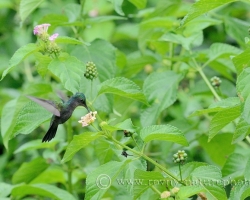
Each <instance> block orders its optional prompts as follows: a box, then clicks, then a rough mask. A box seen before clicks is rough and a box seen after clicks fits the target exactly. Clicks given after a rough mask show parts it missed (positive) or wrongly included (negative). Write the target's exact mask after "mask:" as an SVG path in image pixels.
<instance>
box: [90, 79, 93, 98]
mask: <svg viewBox="0 0 250 200" xmlns="http://www.w3.org/2000/svg"><path fill="white" fill-rule="evenodd" d="M92 98H93V80H91V81H90V99H92Z"/></svg>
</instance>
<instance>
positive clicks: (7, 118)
mask: <svg viewBox="0 0 250 200" xmlns="http://www.w3.org/2000/svg"><path fill="white" fill-rule="evenodd" d="M16 104H17V99H13V100H11V101H9V102H8V103H7V104H5V105H4V107H3V110H2V115H1V135H2V138H3V143H4V146H5V148H6V149H8V141H9V139H10V135H11V133H12V130H13V128H14V127H13V125H12V120H13V119H14V117H15V111H16V109H13V108H15V106H16Z"/></svg>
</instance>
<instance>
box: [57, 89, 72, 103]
mask: <svg viewBox="0 0 250 200" xmlns="http://www.w3.org/2000/svg"><path fill="white" fill-rule="evenodd" d="M56 93H57V95H58V96H59V97H60V99H61V100H62V102H63V103H64V102H66V101H68V100H69V98H68V97H67V96H66V95H65V94H64V93H63V92H62V91H61V90H57V91H56Z"/></svg>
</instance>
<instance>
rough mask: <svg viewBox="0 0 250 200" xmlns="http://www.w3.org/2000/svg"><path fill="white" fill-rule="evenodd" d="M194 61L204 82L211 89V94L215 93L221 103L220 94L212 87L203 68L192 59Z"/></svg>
mask: <svg viewBox="0 0 250 200" xmlns="http://www.w3.org/2000/svg"><path fill="white" fill-rule="evenodd" d="M192 61H193V62H194V64H195V68H196V70H197V71H198V72H199V73H200V75H201V77H202V78H203V80H204V81H205V83H206V84H207V86H208V87H209V89H210V90H211V92H212V93H213V95H214V97H215V98H216V99H217V100H218V101H221V98H220V96H219V95H218V93H217V92H216V91H215V89H214V87H213V86H212V85H211V83H210V81H209V80H208V79H207V77H206V75H205V74H204V72H203V71H202V68H201V67H200V66H199V65H198V63H197V62H196V60H195V59H194V58H192Z"/></svg>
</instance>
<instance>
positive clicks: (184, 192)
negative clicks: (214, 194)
mask: <svg viewBox="0 0 250 200" xmlns="http://www.w3.org/2000/svg"><path fill="white" fill-rule="evenodd" d="M200 192H205V188H204V187H203V186H201V185H190V186H183V187H181V188H180V190H179V191H178V198H179V199H187V198H188V197H191V196H193V195H195V194H199V193H200Z"/></svg>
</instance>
